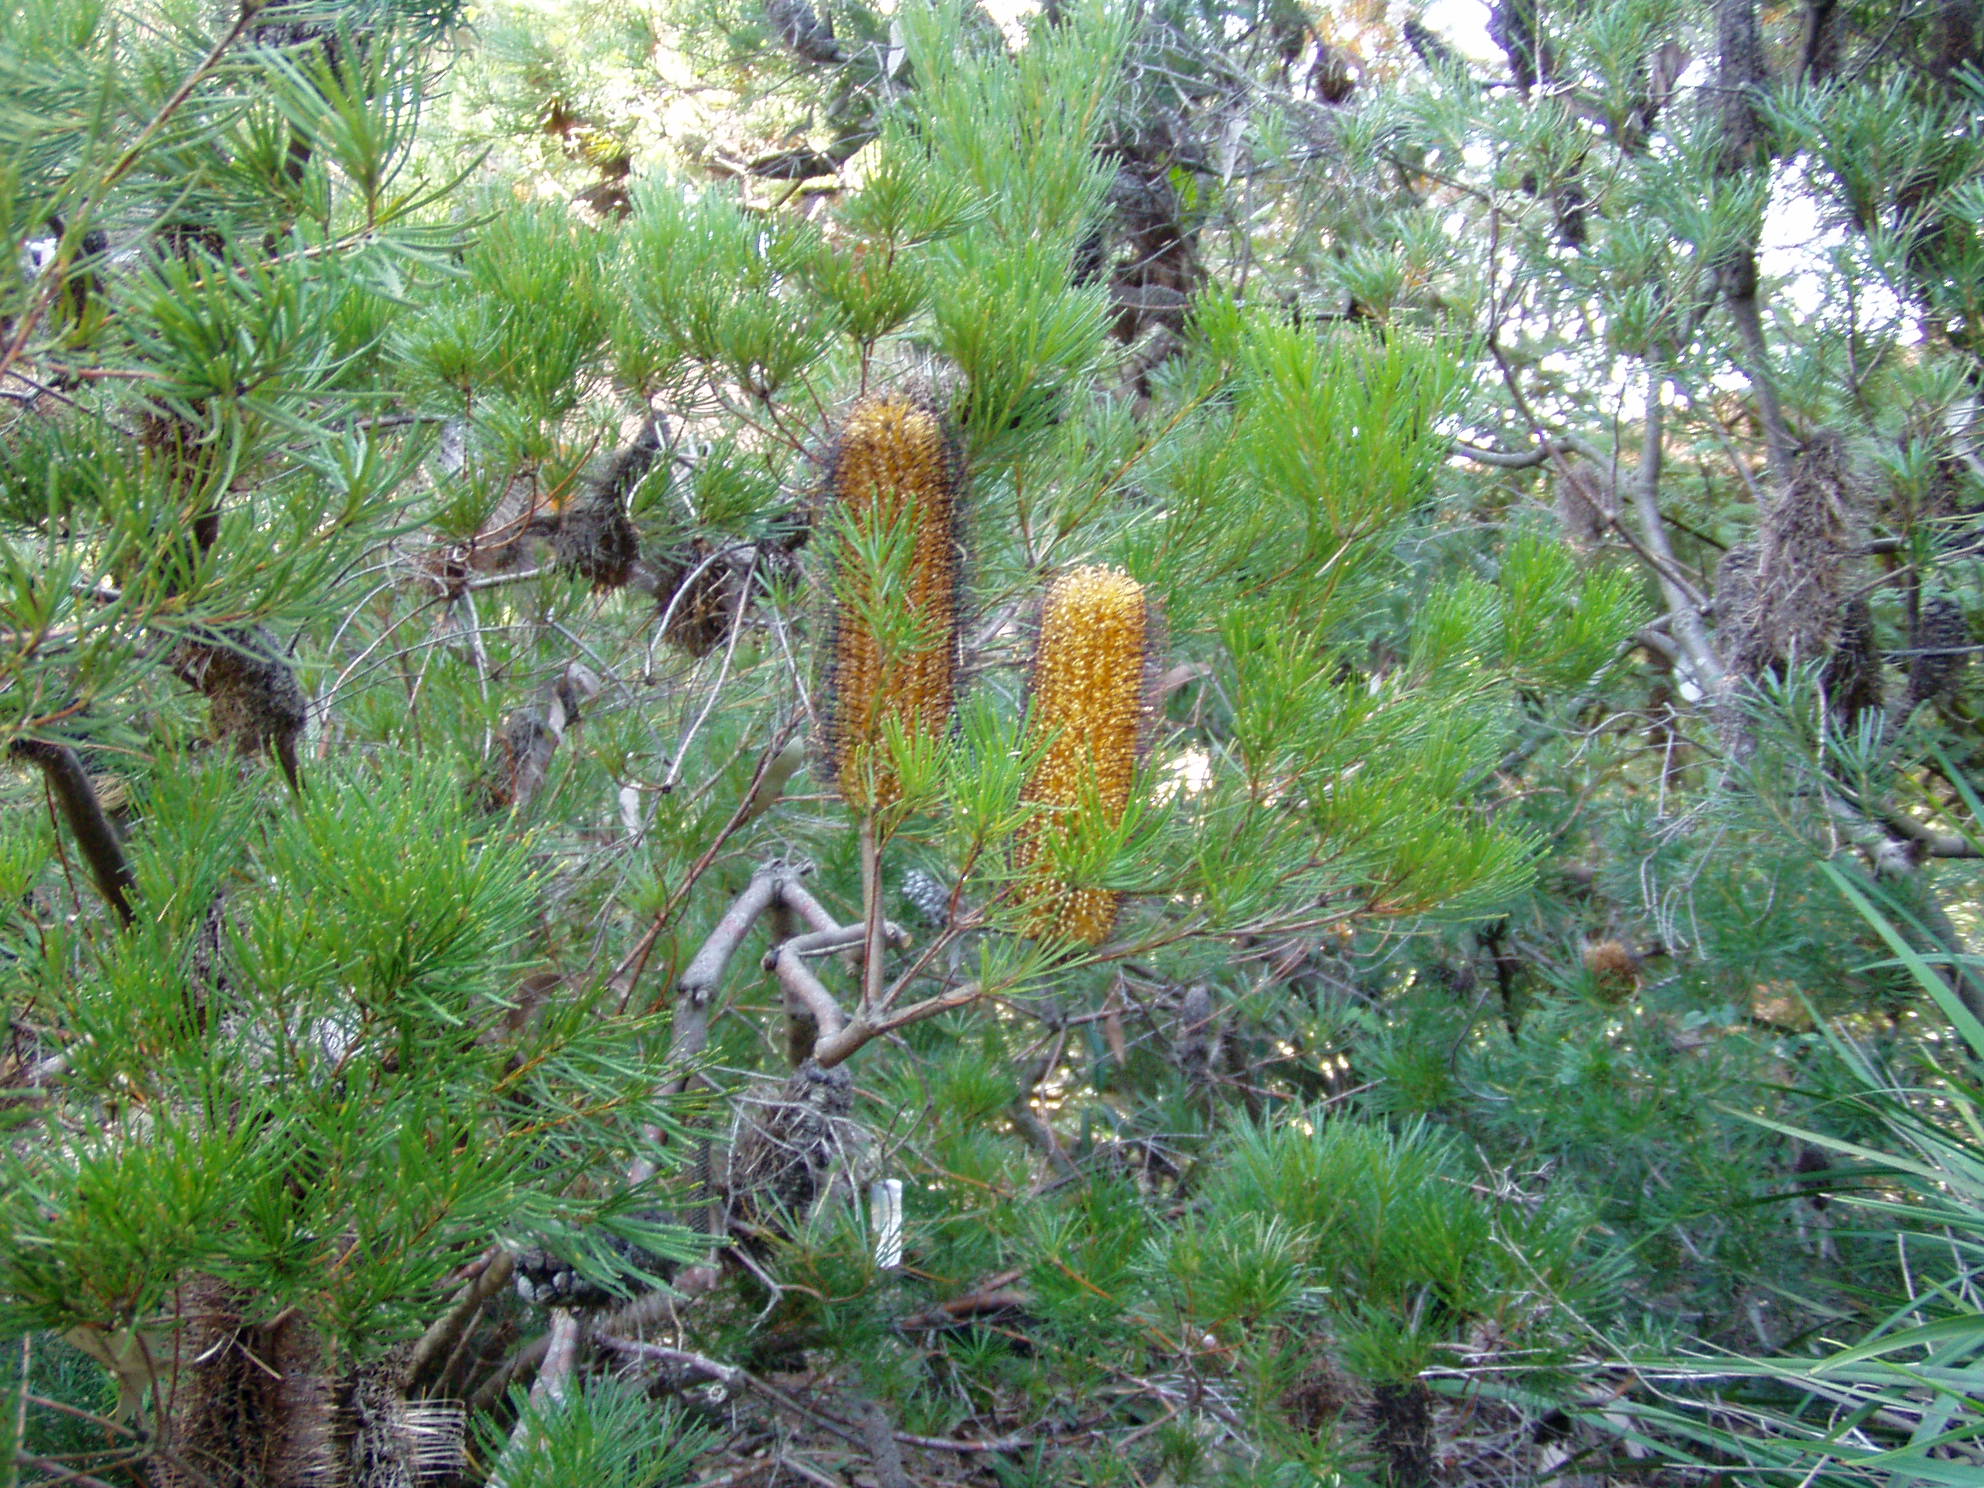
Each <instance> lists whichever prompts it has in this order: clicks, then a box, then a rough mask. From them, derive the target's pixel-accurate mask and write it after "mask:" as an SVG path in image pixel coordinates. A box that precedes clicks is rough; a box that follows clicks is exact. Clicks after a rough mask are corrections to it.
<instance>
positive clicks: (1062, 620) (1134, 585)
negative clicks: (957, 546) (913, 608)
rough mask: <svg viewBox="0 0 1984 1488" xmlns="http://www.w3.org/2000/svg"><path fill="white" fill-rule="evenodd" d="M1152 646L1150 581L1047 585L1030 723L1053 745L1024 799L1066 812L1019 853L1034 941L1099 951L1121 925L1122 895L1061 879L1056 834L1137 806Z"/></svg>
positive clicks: (1105, 574) (1034, 829)
mask: <svg viewBox="0 0 1984 1488" xmlns="http://www.w3.org/2000/svg"><path fill="white" fill-rule="evenodd" d="M1149 645H1150V606H1149V603H1148V601H1147V600H1146V599H1145V596H1144V588H1143V585H1141V584H1139V583H1138V582H1137V581H1136V580H1135V579H1133V578H1131V577H1130V576H1129V575H1128V574H1126V573H1124V572H1122V570H1120V569H1115V568H1105V567H1102V566H1099V565H1092V566H1089V567H1086V568H1077V569H1074V570H1073V571H1071V572H1069V573H1066V574H1063V575H1062V576H1061V577H1060V578H1058V579H1056V580H1055V581H1054V583H1053V585H1052V586H1051V587H1050V588H1049V589H1048V591H1047V599H1046V602H1045V603H1044V604H1043V605H1042V607H1041V613H1040V644H1039V647H1038V649H1037V650H1036V651H1035V653H1034V661H1033V683H1032V686H1031V688H1030V689H1029V690H1030V692H1031V694H1032V698H1033V711H1032V716H1031V718H1030V720H1029V722H1028V725H1027V727H1028V729H1029V731H1030V732H1032V733H1033V734H1034V735H1035V737H1036V738H1040V737H1046V738H1047V739H1048V740H1049V742H1048V744H1047V747H1046V750H1045V752H1044V753H1043V754H1042V755H1041V757H1040V762H1039V764H1037V765H1035V766H1034V769H1033V773H1032V774H1031V775H1030V776H1029V777H1028V778H1027V782H1026V786H1025V788H1024V789H1023V791H1022V792H1021V799H1022V800H1025V801H1028V802H1030V803H1033V804H1036V805H1039V806H1044V807H1049V808H1058V809H1057V810H1053V811H1050V812H1048V813H1046V814H1044V815H1043V816H1042V817H1041V818H1040V819H1038V820H1037V821H1036V822H1034V823H1033V824H1031V825H1030V826H1029V827H1028V829H1027V830H1026V831H1025V832H1024V833H1023V834H1022V835H1021V837H1020V839H1019V844H1018V846H1017V848H1016V849H1015V852H1014V862H1015V866H1017V867H1018V868H1020V869H1021V870H1022V875H1023V877H1022V888H1021V902H1022V903H1024V904H1025V905H1026V906H1027V907H1028V911H1029V917H1028V923H1027V927H1026V928H1027V933H1028V934H1030V935H1035V936H1049V935H1053V936H1059V937H1061V938H1064V939H1067V940H1073V941H1078V942H1081V943H1083V944H1086V945H1098V944H1100V943H1101V942H1102V940H1103V939H1104V938H1105V937H1107V936H1108V934H1109V931H1110V927H1111V926H1112V925H1114V924H1115V922H1116V898H1117V896H1116V894H1115V893H1114V892H1113V891H1111V890H1108V889H1078V888H1072V887H1070V886H1069V885H1067V884H1065V883H1062V882H1061V881H1060V880H1058V879H1057V878H1056V877H1055V876H1054V872H1053V868H1052V864H1051V859H1052V854H1051V852H1050V851H1049V850H1048V849H1049V842H1050V839H1051V838H1054V837H1065V836H1066V835H1067V834H1068V833H1070V832H1072V831H1075V830H1077V827H1078V813H1079V811H1080V808H1082V807H1083V806H1085V805H1087V804H1089V803H1093V804H1094V806H1095V807H1096V808H1097V810H1098V811H1099V812H1100V818H1101V821H1102V822H1103V823H1105V824H1107V825H1109V826H1115V825H1116V824H1117V823H1119V822H1121V821H1122V819H1123V813H1124V812H1125V811H1127V810H1128V809H1129V806H1130V787H1131V783H1132V781H1133V779H1134V777H1135V774H1136V766H1137V747H1138V745H1139V743H1140V742H1141V740H1142V736H1143V728H1144V716H1145V709H1144V663H1145V659H1146V656H1147V653H1148V649H1149Z"/></svg>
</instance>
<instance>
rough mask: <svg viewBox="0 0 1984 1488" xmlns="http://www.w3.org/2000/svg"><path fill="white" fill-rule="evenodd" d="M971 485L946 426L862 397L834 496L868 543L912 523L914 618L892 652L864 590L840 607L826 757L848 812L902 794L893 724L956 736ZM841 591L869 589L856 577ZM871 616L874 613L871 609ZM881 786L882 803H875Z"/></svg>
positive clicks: (909, 600)
mask: <svg viewBox="0 0 1984 1488" xmlns="http://www.w3.org/2000/svg"><path fill="white" fill-rule="evenodd" d="M962 485H963V477H962V470H961V465H960V461H959V457H958V455H957V450H956V446H955V444H954V442H953V441H952V439H951V437H950V433H949V431H948V430H947V429H946V428H945V426H944V421H943V419H942V417H941V416H940V415H939V414H938V413H937V412H936V411H935V410H934V409H933V408H931V407H929V406H928V405H926V404H924V403H921V402H919V401H917V400H916V399H913V398H910V397H906V396H904V395H903V394H900V393H880V394H874V395H871V396H869V397H866V398H863V399H862V400H861V401H860V402H859V403H857V404H856V405H855V406H854V411H853V412H852V413H850V414H849V415H848V419H847V424H846V426H845V427H844V428H843V429H842V431H841V437H840V443H839V447H838V449H837V450H836V451H835V454H834V460H833V468H832V472H831V474H830V475H829V477H828V481H827V486H828V490H829V492H830V493H831V494H832V497H833V499H834V501H835V502H837V503H838V504H839V505H840V507H841V509H842V510H844V511H845V512H846V513H847V514H848V516H849V517H850V518H851V519H852V523H853V526H854V529H855V531H856V532H857V533H858V534H860V535H861V536H862V537H869V536H874V535H877V534H879V533H881V532H882V531H884V530H885V529H887V528H891V527H899V526H901V525H902V524H903V523H905V522H907V523H911V524H913V527H914V535H913V538H912V540H911V546H910V553H909V571H908V574H907V576H906V583H905V592H904V595H903V600H904V604H905V606H906V607H907V609H908V610H909V612H910V614H911V616H912V617H913V618H914V621H915V624H914V626H913V627H912V630H913V638H912V640H911V642H910V643H909V644H908V645H906V646H903V645H884V644H883V642H882V641H881V640H879V639H878V638H877V636H876V635H875V633H874V628H873V626H872V625H871V624H870V618H871V616H870V615H864V614H863V609H864V604H863V603H862V601H863V600H869V601H872V598H873V596H872V595H869V594H866V593H865V592H864V591H862V590H861V589H860V588H858V587H857V589H856V592H855V593H853V594H849V593H847V592H845V587H843V592H842V593H841V595H840V597H839V598H838V600H837V602H836V611H835V616H834V631H833V653H832V654H833V662H832V671H831V674H830V676H829V678H828V703H827V748H828V753H829V755H830V757H831V759H832V761H833V769H834V777H835V779H836V780H837V781H838V782H839V785H840V793H841V796H842V798H843V799H844V800H845V801H846V802H847V803H848V805H850V806H853V807H855V808H856V809H857V810H861V809H867V808H870V807H874V806H886V805H888V804H890V803H891V802H892V801H894V800H895V799H897V798H898V797H899V796H900V794H901V784H900V782H899V781H897V780H896V779H895V778H894V774H893V771H892V770H891V769H890V767H889V764H888V760H887V758H886V751H885V749H884V746H883V740H884V738H885V736H886V728H887V725H888V723H889V722H890V721H891V720H893V721H894V723H895V724H896V725H897V727H899V728H900V729H902V731H903V732H904V733H905V734H909V735H912V736H922V737H936V736H938V735H941V734H942V733H943V732H944V730H945V729H946V728H948V727H949V725H950V718H951V708H952V703H953V701H954V698H955V695H956V692H957V671H958V625H959V613H958V595H957V588H958V539H957V522H958V503H959V492H960V489H961V487H962ZM834 561H835V564H836V566H837V567H839V568H841V569H842V570H843V573H842V583H843V586H845V585H847V584H850V583H851V584H853V585H855V586H861V585H863V584H866V583H872V578H871V577H870V576H867V575H863V574H859V573H851V572H848V571H847V570H848V565H849V555H848V554H846V553H845V552H843V553H840V554H837V555H836V557H835V560H834ZM865 607H866V608H867V609H869V610H870V611H871V612H872V609H873V605H872V602H871V603H869V604H867V605H866V606H865ZM871 784H872V786H873V793H874V799H872V800H871V799H870V798H869V791H870V786H871Z"/></svg>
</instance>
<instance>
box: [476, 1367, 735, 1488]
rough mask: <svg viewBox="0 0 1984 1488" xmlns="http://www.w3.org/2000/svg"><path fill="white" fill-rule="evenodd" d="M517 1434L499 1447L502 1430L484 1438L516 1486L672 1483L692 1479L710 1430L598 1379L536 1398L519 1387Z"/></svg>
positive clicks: (650, 1486) (652, 1486) (653, 1486)
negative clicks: (513, 1441) (514, 1442)
mask: <svg viewBox="0 0 1984 1488" xmlns="http://www.w3.org/2000/svg"><path fill="white" fill-rule="evenodd" d="M516 1404H517V1410H518V1427H517V1436H516V1440H518V1441H520V1442H522V1443H525V1445H524V1446H523V1447H522V1448H521V1449H518V1448H514V1447H513V1448H511V1450H509V1451H508V1452H505V1451H504V1450H503V1446H504V1442H503V1438H502V1437H501V1436H500V1435H492V1436H490V1437H488V1438H486V1439H485V1443H484V1447H485V1451H486V1452H487V1453H488V1455H489V1458H490V1459H491V1460H492V1461H493V1462H495V1463H496V1464H497V1470H498V1471H500V1472H501V1474H502V1478H503V1481H504V1482H505V1483H509V1484H512V1485H513V1488H563V1485H565V1484H569V1483H597V1484H600V1485H601V1488H670V1485H672V1484H677V1483H684V1482H687V1481H689V1477H690V1473H691V1470H692V1468H693V1465H694V1463H695V1460H696V1458H697V1456H698V1455H699V1454H700V1453H701V1452H702V1451H703V1450H704V1449H705V1448H707V1447H708V1445H709V1443H710V1440H711V1435H712V1434H711V1433H710V1432H709V1431H708V1430H707V1429H706V1428H704V1427H700V1426H697V1425H694V1424H692V1423H691V1422H689V1421H687V1420H685V1419H684V1418H683V1416H682V1414H680V1413H679V1412H676V1411H673V1410H666V1409H664V1410H659V1411H657V1410H656V1409H655V1408H654V1406H653V1405H652V1404H651V1403H650V1402H649V1401H647V1400H645V1399H643V1398H642V1397H641V1395H640V1392H639V1391H637V1390H634V1389H632V1388H630V1387H629V1386H626V1385H623V1384H619V1383H615V1382H608V1381H601V1382H599V1383H596V1384H590V1385H587V1386H586V1387H585V1388H584V1389H581V1390H574V1391H572V1392H571V1393H570V1394H568V1395H566V1396H565V1397H564V1398H563V1399H552V1400H543V1401H535V1400H528V1399H526V1398H524V1397H523V1396H522V1395H521V1394H519V1396H518V1399H517V1402H516Z"/></svg>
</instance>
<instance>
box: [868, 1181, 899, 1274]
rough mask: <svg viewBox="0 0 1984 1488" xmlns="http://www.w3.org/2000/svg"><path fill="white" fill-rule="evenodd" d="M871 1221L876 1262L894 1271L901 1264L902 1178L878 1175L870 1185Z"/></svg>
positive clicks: (869, 1214) (869, 1210)
mask: <svg viewBox="0 0 1984 1488" xmlns="http://www.w3.org/2000/svg"><path fill="white" fill-rule="evenodd" d="M868 1222H869V1224H870V1225H872V1226H873V1227H874V1230H875V1264H876V1265H877V1266H880V1267H881V1268H882V1269H883V1270H884V1271H893V1270H895V1269H896V1267H898V1266H900V1265H901V1264H902V1179H900V1178H877V1179H876V1180H875V1181H874V1182H873V1183H871V1184H869V1185H868Z"/></svg>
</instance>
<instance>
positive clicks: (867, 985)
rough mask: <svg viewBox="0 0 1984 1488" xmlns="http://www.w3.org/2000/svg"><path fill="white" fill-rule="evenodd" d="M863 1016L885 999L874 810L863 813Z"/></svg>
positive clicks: (879, 856)
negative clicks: (864, 930) (864, 931)
mask: <svg viewBox="0 0 1984 1488" xmlns="http://www.w3.org/2000/svg"><path fill="white" fill-rule="evenodd" d="M861 913H862V917H863V924H864V925H865V926H866V933H865V934H864V935H863V936H862V939H861V947H862V949H861V1013H862V1016H863V1017H864V1018H865V1017H866V1016H867V1015H868V1014H870V1013H872V1012H874V1011H875V1010H876V1008H877V1006H878V1005H879V1003H880V1002H881V999H882V937H883V924H882V845H881V840H880V833H878V832H877V831H876V829H875V811H874V808H873V807H870V808H869V809H868V810H867V811H864V812H863V813H862V814H861Z"/></svg>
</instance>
